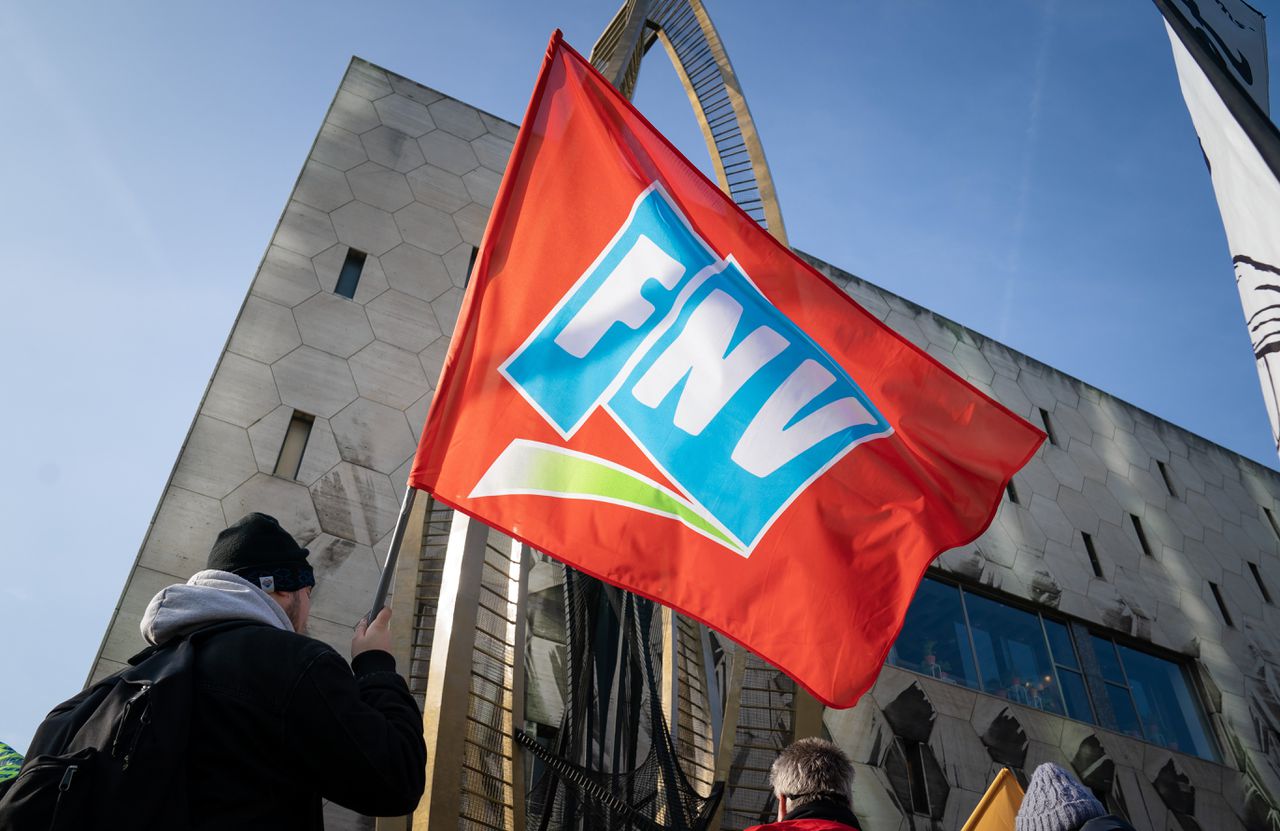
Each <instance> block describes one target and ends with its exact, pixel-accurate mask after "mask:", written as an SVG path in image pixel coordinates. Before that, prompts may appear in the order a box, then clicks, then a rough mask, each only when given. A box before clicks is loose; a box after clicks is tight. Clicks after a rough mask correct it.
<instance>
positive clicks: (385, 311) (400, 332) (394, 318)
mask: <svg viewBox="0 0 1280 831" xmlns="http://www.w3.org/2000/svg"><path fill="white" fill-rule="evenodd" d="M365 312H367V313H368V315H369V323H370V325H372V326H373V334H374V335H375V336H377V338H378V340H380V341H384V342H386V343H390V344H393V345H395V346H399V347H400V348H401V349H408V350H409V351H410V352H413V353H418V352H421V351H422V350H423V349H426V348H427V345H428V344H430V343H431V342H432V341H434V340H435V339H436V338H438V337H440V335H441V334H443V333H442V332H441V331H440V326H439V324H438V323H436V316H435V313H434V312H432V310H431V305H430V304H429V303H427V302H426V301H425V300H420V299H418V298H417V297H411V296H410V295H407V294H403V293H401V292H398V291H396V290H395V289H392V290H391V291H388V292H385V293H384V294H382V295H380V296H379V297H378V299H376V300H374V301H373V302H372V303H370V304H369V305H368V306H366V307H365ZM365 348H366V349H367V348H368V347H365ZM423 379H424V380H425V376H423ZM358 380H359V379H357V381H358Z"/></svg>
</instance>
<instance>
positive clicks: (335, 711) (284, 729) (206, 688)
mask: <svg viewBox="0 0 1280 831" xmlns="http://www.w3.org/2000/svg"><path fill="white" fill-rule="evenodd" d="M194 681H195V688H196V691H195V700H194V701H193V702H192V720H191V744H190V755H189V760H190V767H189V776H188V795H189V804H190V809H191V824H192V828H194V829H232V828H234V829H240V831H253V829H272V831H286V830H287V829H299V831H301V830H302V829H306V830H307V831H310V830H311V829H321V828H323V827H324V821H323V818H322V815H321V807H322V800H331V801H333V802H336V803H337V804H339V805H342V806H344V807H346V808H350V809H352V810H355V811H357V812H359V813H362V814H367V815H372V816H399V815H402V814H407V813H409V812H411V811H412V810H413V809H414V806H416V805H417V802H418V799H419V798H420V797H421V795H422V791H423V787H424V784H425V775H426V773H425V772H426V746H425V744H424V743H423V739H422V717H421V713H420V712H419V710H418V706H417V703H416V702H415V701H414V700H413V698H412V697H411V696H410V695H409V689H408V687H407V686H406V684H405V681H404V679H403V678H401V677H400V676H399V675H397V674H396V672H395V659H394V658H393V657H392V656H391V655H390V654H388V653H386V652H382V651H372V652H365V653H363V654H361V655H358V656H356V658H355V660H354V661H353V662H352V666H350V667H349V666H348V665H347V662H346V661H345V660H343V658H342V657H341V656H340V655H339V654H338V653H337V652H335V651H334V650H333V649H332V648H330V647H329V646H328V645H326V644H324V643H321V642H320V641H317V640H313V639H311V638H308V637H305V636H303V635H297V634H294V633H293V632H287V631H284V630H281V629H276V628H273V627H271V626H266V625H262V624H257V623H247V624H246V625H244V626H240V627H236V628H233V629H230V630H229V631H224V632H218V633H216V634H213V635H211V636H209V637H208V638H207V639H206V640H204V641H203V642H202V643H201V644H200V648H199V650H198V651H197V654H196V671H195V679H194Z"/></svg>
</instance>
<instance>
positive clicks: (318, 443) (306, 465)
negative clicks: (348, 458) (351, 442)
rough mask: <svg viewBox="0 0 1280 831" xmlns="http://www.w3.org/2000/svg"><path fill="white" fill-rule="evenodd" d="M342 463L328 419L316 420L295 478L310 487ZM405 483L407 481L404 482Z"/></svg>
mask: <svg viewBox="0 0 1280 831" xmlns="http://www.w3.org/2000/svg"><path fill="white" fill-rule="evenodd" d="M340 461H342V454H340V453H339V452H338V443H337V442H336V441H334V439H333V428H331V427H330V426H329V419H327V418H317V419H316V420H315V421H313V422H312V423H311V434H310V435H309V436H307V446H306V449H305V450H303V453H302V464H301V465H299V467H298V475H297V476H296V477H295V478H296V479H297V480H298V481H299V482H301V483H302V484H304V485H306V486H308V487H310V486H311V485H313V484H315V481H316V480H317V479H319V478H320V477H321V476H324V475H325V474H326V473H328V472H329V471H331V470H333V466H334V465H336V464H337V463H338V462H340ZM406 481H407V480H406Z"/></svg>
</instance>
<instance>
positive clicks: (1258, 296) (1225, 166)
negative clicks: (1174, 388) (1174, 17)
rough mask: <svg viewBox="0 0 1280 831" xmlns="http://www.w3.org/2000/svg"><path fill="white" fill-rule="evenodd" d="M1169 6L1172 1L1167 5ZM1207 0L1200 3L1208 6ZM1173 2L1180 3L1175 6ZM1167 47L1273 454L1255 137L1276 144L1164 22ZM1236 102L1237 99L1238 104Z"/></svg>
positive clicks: (1272, 375) (1275, 351)
mask: <svg viewBox="0 0 1280 831" xmlns="http://www.w3.org/2000/svg"><path fill="white" fill-rule="evenodd" d="M1171 2H1177V0H1171ZM1212 4H1213V0H1209V3H1208V5H1212ZM1180 5H1185V4H1182V3H1180ZM1165 26H1166V29H1168V32H1169V41H1170V43H1171V44H1172V45H1173V59H1174V63H1175V64H1176V66H1177V68H1178V81H1179V83H1180V84H1181V86H1182V97H1183V98H1184V99H1186V102H1187V109H1188V110H1189V111H1190V113H1191V120H1192V122H1193V123H1194V124H1195V128H1196V133H1198V134H1199V136H1200V145H1201V147H1202V148H1203V149H1204V154H1205V157H1206V158H1207V159H1208V162H1209V167H1210V175H1211V176H1212V179H1213V190H1214V194H1215V195H1216V196H1217V198H1218V209H1219V211H1220V212H1221V213H1222V223H1223V225H1224V226H1225V227H1226V231H1227V243H1228V245H1229V247H1230V249H1231V255H1232V261H1233V262H1234V263H1235V272H1236V287H1237V288H1238V289H1239V291H1240V303H1241V305H1242V306H1243V307H1244V316H1245V324H1246V326H1248V329H1249V337H1250V340H1251V342H1252V344H1253V353H1254V357H1255V358H1256V359H1257V363H1258V376H1259V380H1260V381H1261V382H1262V393H1263V397H1264V398H1265V400H1266V404H1267V413H1268V415H1270V417H1271V437H1272V440H1273V441H1274V442H1275V443H1276V448H1277V452H1280V417H1278V413H1280V406H1278V404H1277V394H1278V391H1280V181H1278V180H1277V178H1276V174H1275V173H1274V172H1273V168H1272V165H1271V164H1269V163H1268V159H1267V158H1266V157H1264V155H1263V149H1260V148H1259V145H1258V143H1257V139H1258V138H1261V139H1263V141H1264V143H1266V144H1270V145H1271V146H1270V147H1267V148H1265V150H1266V152H1268V153H1269V155H1270V157H1271V158H1272V159H1273V160H1274V159H1275V158H1276V156H1277V154H1280V141H1277V140H1276V138H1275V137H1276V133H1275V128H1274V127H1272V126H1271V125H1270V124H1269V122H1266V123H1263V124H1262V127H1263V128H1269V129H1270V132H1269V133H1268V132H1267V130H1266V129H1260V128H1259V127H1258V124H1259V120H1260V119H1261V120H1263V121H1264V122H1265V119H1264V117H1262V116H1261V115H1260V114H1259V115H1258V117H1257V118H1254V119H1253V120H1252V121H1253V126H1254V129H1253V130H1251V131H1246V129H1245V127H1244V126H1242V124H1241V122H1240V121H1239V120H1237V118H1236V116H1235V114H1233V112H1232V110H1231V108H1229V107H1228V106H1227V104H1226V103H1225V102H1224V101H1223V99H1222V97H1221V96H1220V95H1219V94H1218V90H1217V88H1216V87H1215V86H1214V84H1213V83H1212V82H1211V81H1210V79H1209V77H1208V75H1207V74H1206V71H1205V70H1204V69H1202V68H1201V65H1200V64H1199V63H1198V62H1197V61H1196V59H1195V58H1194V57H1192V55H1191V53H1190V52H1189V51H1188V50H1187V47H1186V46H1184V45H1183V42H1182V40H1181V39H1180V38H1179V37H1178V35H1177V33H1176V32H1175V31H1174V29H1173V28H1172V27H1171V26H1169V23H1168V21H1166V23H1165ZM1242 100H1243V99H1242Z"/></svg>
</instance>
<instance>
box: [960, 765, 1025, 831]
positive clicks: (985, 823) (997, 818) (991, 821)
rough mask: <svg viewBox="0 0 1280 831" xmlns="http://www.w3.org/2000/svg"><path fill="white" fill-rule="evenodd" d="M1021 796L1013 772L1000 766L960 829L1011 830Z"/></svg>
mask: <svg viewBox="0 0 1280 831" xmlns="http://www.w3.org/2000/svg"><path fill="white" fill-rule="evenodd" d="M1022 797H1023V792H1022V786H1021V785H1019V784H1018V780H1017V779H1016V778H1015V777H1014V775H1013V772H1012V771H1010V770H1009V769H1008V768H1001V769H1000V772H999V773H997V774H996V778H995V779H994V780H993V781H992V783H991V787H989V788H987V792H986V793H984V794H983V795H982V799H980V800H978V807H976V808H974V809H973V813H972V814H970V815H969V819H968V820H967V821H966V822H965V824H964V826H963V827H962V828H961V829H960V831H1013V820H1014V818H1015V817H1016V816H1017V815H1018V808H1020V807H1021V806H1022Z"/></svg>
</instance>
